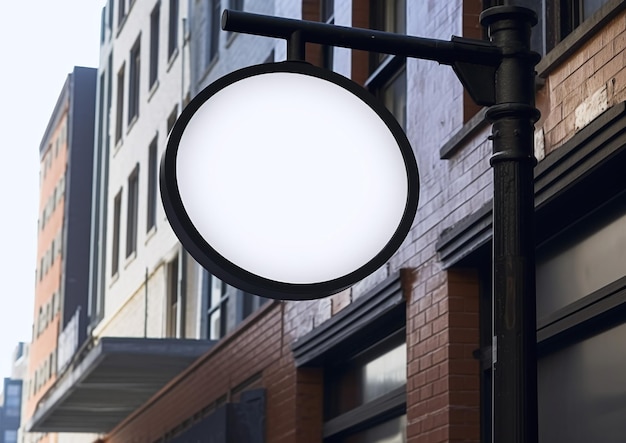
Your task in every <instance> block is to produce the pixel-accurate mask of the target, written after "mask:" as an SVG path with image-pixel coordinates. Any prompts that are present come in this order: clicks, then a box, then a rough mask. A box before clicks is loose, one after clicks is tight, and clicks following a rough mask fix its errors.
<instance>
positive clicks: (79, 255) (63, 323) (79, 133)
mask: <svg viewBox="0 0 626 443" xmlns="http://www.w3.org/2000/svg"><path fill="white" fill-rule="evenodd" d="M95 79H96V70H95V69H93V68H82V67H75V68H74V70H73V71H72V72H71V73H70V74H69V75H68V77H67V80H66V82H65V84H64V85H63V89H62V90H61V94H60V95H59V99H58V100H57V103H56V106H55V109H54V112H53V113H52V115H51V117H50V122H49V124H48V127H47V129H46V132H45V134H44V136H43V139H42V141H41V145H40V148H39V154H40V160H41V169H40V192H39V195H40V200H39V210H40V217H39V225H38V227H39V230H38V232H37V257H38V263H37V274H36V281H35V303H34V305H35V312H34V320H33V339H32V344H31V346H30V354H29V365H28V372H27V378H26V382H25V389H24V390H25V398H26V401H25V410H24V416H23V420H22V422H23V423H27V422H28V421H29V420H30V419H31V418H32V416H33V414H34V413H35V411H36V408H37V404H38V402H39V401H40V400H41V399H42V398H43V397H44V396H45V395H46V393H47V391H48V390H49V389H50V387H51V386H53V384H54V382H55V380H56V375H57V370H58V366H59V365H65V364H66V363H67V362H66V361H63V359H64V356H63V352H64V350H63V347H64V346H65V347H66V348H67V346H74V347H78V346H79V345H80V344H81V343H82V342H84V340H85V338H86V322H85V318H86V317H85V313H86V301H87V298H86V292H85V291H86V281H87V280H86V278H87V275H88V267H87V266H86V261H85V260H84V254H86V253H87V252H88V250H89V229H90V222H89V220H90V212H91V209H90V207H91V191H90V189H91V170H92V153H93V135H94V134H93V126H94V111H95V108H94V105H95ZM68 325H70V326H69V327H68ZM81 326H82V330H81V329H80V327H81ZM65 328H67V329H68V331H69V330H70V329H71V331H69V332H67V333H66V334H65V335H64V334H63V333H62V332H63V331H64V329H65ZM63 337H67V338H65V339H64V338H63ZM62 341H64V343H60V342H62ZM65 352H67V351H65ZM28 438H30V439H33V438H34V439H37V440H41V441H55V439H54V438H53V437H49V436H44V435H36V436H35V435H34V434H31V435H29V436H28ZM50 438H51V439H50Z"/></svg>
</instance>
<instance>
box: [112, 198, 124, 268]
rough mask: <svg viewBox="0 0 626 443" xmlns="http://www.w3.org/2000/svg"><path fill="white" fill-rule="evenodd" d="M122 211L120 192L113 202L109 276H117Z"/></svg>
mask: <svg viewBox="0 0 626 443" xmlns="http://www.w3.org/2000/svg"><path fill="white" fill-rule="evenodd" d="M121 210H122V190H121V189H120V191H119V192H118V193H117V195H116V196H115V200H114V201H113V247H112V248H111V275H115V274H117V272H118V270H119V260H120V217H121Z"/></svg>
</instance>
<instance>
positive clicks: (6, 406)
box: [0, 342, 28, 443]
mask: <svg viewBox="0 0 626 443" xmlns="http://www.w3.org/2000/svg"><path fill="white" fill-rule="evenodd" d="M27 370H28V344H27V343H24V342H19V343H18V344H17V346H16V347H15V350H14V351H13V354H12V358H11V377H7V378H5V379H4V382H3V386H2V388H3V389H2V392H1V393H0V442H2V443H17V442H18V441H19V428H20V424H21V418H22V398H23V389H22V387H23V378H24V376H25V375H26V371H27Z"/></svg>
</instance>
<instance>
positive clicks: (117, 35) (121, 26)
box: [115, 12, 128, 38]
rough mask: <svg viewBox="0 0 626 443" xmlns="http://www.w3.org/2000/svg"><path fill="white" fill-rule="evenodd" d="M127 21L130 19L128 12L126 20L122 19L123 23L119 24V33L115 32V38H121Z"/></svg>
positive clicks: (125, 16)
mask: <svg viewBox="0 0 626 443" xmlns="http://www.w3.org/2000/svg"><path fill="white" fill-rule="evenodd" d="M126 19H128V12H126V15H124V18H122V21H121V22H119V23H118V24H117V31H116V32H115V38H118V37H119V36H120V34H121V32H122V29H124V25H125V24H126V21H127V20H126ZM118 20H119V19H118Z"/></svg>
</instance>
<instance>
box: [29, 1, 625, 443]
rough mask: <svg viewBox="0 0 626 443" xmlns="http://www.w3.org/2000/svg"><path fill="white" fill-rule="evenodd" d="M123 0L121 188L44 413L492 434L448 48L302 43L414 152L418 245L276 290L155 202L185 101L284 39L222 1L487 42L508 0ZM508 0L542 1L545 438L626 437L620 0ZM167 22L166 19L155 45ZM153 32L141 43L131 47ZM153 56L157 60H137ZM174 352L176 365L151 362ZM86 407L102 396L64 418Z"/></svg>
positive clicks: (176, 427)
mask: <svg viewBox="0 0 626 443" xmlns="http://www.w3.org/2000/svg"><path fill="white" fill-rule="evenodd" d="M114 3H115V4H113V2H109V4H108V6H107V9H105V12H104V14H103V17H104V19H103V44H102V51H103V54H104V55H103V57H102V58H101V60H102V64H101V69H100V83H99V84H100V93H99V97H100V102H99V108H98V109H99V112H100V117H99V118H97V122H98V123H97V124H99V125H101V126H100V127H101V128H103V129H102V131H97V132H98V134H99V135H97V137H98V138H97V140H100V142H101V145H100V146H101V148H100V149H101V151H100V153H101V154H100V155H99V158H100V159H101V160H100V166H99V167H98V168H97V169H98V170H99V171H100V172H99V173H97V174H98V175H99V176H100V179H99V180H100V182H99V183H101V188H100V189H101V191H98V192H100V194H99V195H103V194H102V193H104V194H106V197H105V198H101V199H100V200H98V201H99V202H100V203H96V204H95V205H94V208H96V209H95V211H96V212H98V211H99V212H98V213H99V214H100V216H99V218H98V219H99V220H101V222H102V224H101V225H100V227H99V228H97V229H95V230H93V231H92V232H93V233H94V234H93V235H92V239H97V242H96V243H95V244H97V245H98V246H97V247H96V248H95V249H94V248H92V259H91V262H92V272H91V277H92V280H91V292H90V294H91V305H90V306H91V308H90V312H91V313H92V315H91V318H92V319H94V321H93V322H92V330H91V331H92V337H95V338H96V339H95V340H94V342H93V343H94V347H93V348H92V350H91V351H90V352H91V353H87V354H86V355H85V357H84V359H83V360H82V362H79V361H78V360H77V361H76V363H77V364H76V366H75V369H74V370H75V371H76V372H74V374H76V375H81V376H84V380H85V383H83V384H81V383H75V384H74V385H67V387H65V388H63V389H65V390H61V391H59V392H60V393H62V394H63V395H65V399H64V400H63V399H61V397H62V395H61V394H59V399H58V400H57V401H56V403H55V402H50V403H48V404H44V405H43V406H40V407H41V408H43V409H46V408H47V411H48V415H47V418H45V419H42V420H41V422H40V425H41V426H44V427H48V428H58V429H65V430H74V431H77V430H79V426H77V424H76V422H77V419H76V417H79V418H80V423H81V424H84V425H85V429H82V430H87V429H86V428H89V430H91V431H92V432H98V433H100V434H101V441H106V442H112V443H117V442H132V441H146V442H154V441H168V442H187V441H206V442H213V441H220V442H221V441H223V442H231V441H232V442H238V443H240V442H271V443H281V442H285V443H286V442H294V443H295V442H298V443H301V442H322V441H324V442H328V443H332V442H385V443H391V442H393V443H396V442H433V443H434V442H460V441H474V442H479V441H480V442H488V441H491V437H492V431H491V425H490V421H491V415H492V410H491V398H492V390H491V368H492V364H493V362H492V355H493V352H492V351H493V350H492V349H491V347H490V346H491V343H492V335H493V333H492V330H491V315H492V304H493V303H492V289H491V285H492V283H491V281H492V275H491V274H492V271H491V269H492V263H491V236H492V230H491V225H492V198H493V184H492V181H493V179H492V172H491V169H490V165H489V157H490V156H491V153H492V146H491V141H490V139H489V135H490V127H489V124H488V122H487V121H486V120H485V109H483V108H481V107H479V106H476V105H475V104H474V103H472V102H471V100H470V99H469V97H468V95H467V94H466V93H465V92H464V90H463V87H462V85H461V83H460V82H459V81H458V79H457V78H456V76H455V74H454V72H453V71H452V70H451V69H450V68H449V67H446V66H440V65H437V64H435V63H432V62H429V61H423V60H416V59H403V58H400V57H394V56H385V55H379V54H367V53H365V52H362V51H351V50H347V49H339V48H328V47H320V46H315V45H307V60H308V61H309V62H311V63H314V64H317V65H320V66H324V67H326V68H331V69H334V70H336V71H337V72H339V73H341V74H343V75H345V76H348V77H350V78H352V79H353V80H354V81H356V82H358V83H360V84H362V85H363V86H364V87H365V88H367V89H368V90H370V91H371V92H372V93H373V94H374V95H376V96H378V97H379V98H380V99H381V100H382V101H383V102H384V103H385V104H386V105H387V106H388V107H389V109H390V110H391V111H392V112H393V113H394V115H395V116H396V118H397V119H398V121H399V122H400V123H401V124H402V126H403V127H404V129H405V131H406V133H407V136H408V138H409V140H410V142H411V144H412V146H413V150H414V153H415V155H416V158H417V162H418V166H419V169H420V204H419V208H418V213H417V217H416V219H415V222H414V224H413V227H412V229H411V232H410V234H409V236H408V237H407V239H406V241H405V242H404V243H403V245H402V246H401V247H400V249H399V250H398V252H397V253H396V254H395V255H394V256H393V257H392V258H391V259H390V261H389V262H388V263H387V264H386V265H385V266H383V267H381V268H380V269H379V270H377V271H376V272H374V273H373V274H371V275H370V276H369V277H367V278H366V279H365V280H363V281H361V282H359V283H358V284H356V285H354V286H353V287H352V288H350V289H347V290H345V291H343V292H341V293H339V294H336V295H333V296H331V297H326V298H323V299H319V300H314V301H299V302H292V301H273V300H271V301H264V300H262V299H259V298H257V297H255V296H252V295H250V294H245V293H242V292H241V291H238V290H236V289H234V288H231V287H229V286H228V285H225V284H223V283H222V282H220V281H219V280H217V279H215V278H213V277H212V276H210V275H208V274H207V273H206V272H204V271H202V270H201V269H200V268H199V267H198V266H197V265H196V264H195V263H194V262H193V259H191V257H189V256H188V255H187V254H186V253H184V252H183V251H182V250H181V249H180V246H179V245H178V243H177V241H176V239H175V238H174V237H173V234H172V233H171V231H169V229H168V227H167V221H166V220H165V218H164V215H163V210H162V208H161V207H160V205H159V204H157V205H156V206H157V209H156V210H154V208H153V206H152V205H153V204H155V203H154V200H152V197H153V196H154V195H155V194H154V192H152V191H150V189H152V188H151V186H150V184H151V183H153V180H156V179H155V178H154V177H155V174H156V172H150V171H155V169H156V166H155V165H154V163H153V162H154V161H155V160H154V159H155V156H154V155H153V154H152V153H153V152H154V150H156V154H155V155H157V156H159V155H160V154H161V153H162V151H163V149H164V147H165V136H166V133H167V132H168V131H169V128H171V124H173V122H174V120H175V115H177V114H178V112H180V108H181V107H182V106H183V105H184V104H185V102H186V100H187V97H193V96H194V95H195V94H197V93H198V92H199V91H200V90H201V89H202V88H203V87H205V86H206V85H208V84H209V83H210V82H212V81H213V80H215V79H217V78H219V77H220V76H222V75H224V74H226V73H228V72H231V71H232V70H234V69H237V68H239V67H244V66H248V65H252V64H256V63H262V62H266V61H269V62H271V61H281V60H284V59H285V56H286V50H285V44H284V42H282V41H274V40H271V39H264V38H260V37H253V36H248V35H236V34H229V33H226V32H221V31H218V28H219V20H218V19H217V18H218V17H219V13H220V12H221V10H222V9H224V8H232V9H243V10H244V11H249V12H258V13H263V14H270V15H275V16H282V17H291V18H303V19H308V20H317V21H324V22H327V23H334V24H338V25H346V26H357V27H365V28H369V27H373V28H376V29H381V30H386V31H391V32H399V33H406V34H409V35H419V36H423V37H429V38H437V39H442V40H449V39H450V36H451V35H460V36H464V37H468V38H477V39H480V38H487V36H485V33H484V31H483V29H482V27H481V26H480V24H479V19H478V17H479V14H480V12H481V11H482V10H484V9H486V8H488V7H490V6H494V5H496V4H497V3H498V2H496V1H469V0H453V1H449V2H410V1H403V0H371V1H370V0H334V1H330V0H276V1H275V2H260V1H254V0H247V1H226V0H190V1H189V2H188V3H187V4H185V5H183V4H182V3H181V4H180V5H178V2H176V1H174V0H170V1H168V2H150V1H142V0H135V1H134V2H133V1H131V2H130V4H126V3H125V2H124V1H120V2H114ZM514 3H518V4H524V5H526V6H528V7H531V8H532V9H534V10H535V11H536V12H537V14H538V19H539V24H538V25H537V26H536V27H535V28H534V31H533V32H534V33H533V39H532V45H533V48H534V49H535V50H536V51H537V52H539V53H540V54H541V55H542V60H541V62H540V63H539V64H538V65H537V67H536V70H537V73H538V75H537V84H536V105H537V107H538V108H539V110H540V111H541V114H542V116H541V119H540V120H539V121H538V122H537V123H536V125H535V129H536V131H535V156H536V157H537V159H538V164H537V166H536V168H535V205H536V229H535V231H536V235H535V237H536V256H537V341H538V388H539V389H538V411H539V441H541V442H554V441H558V442H560V441H563V442H588V441H607V442H618V441H621V439H622V435H623V432H622V430H623V426H622V425H621V423H622V417H623V413H624V410H626V402H624V400H623V395H622V394H623V392H624V391H626V382H625V379H624V377H623V376H622V374H623V373H624V370H625V369H626V360H625V359H624V357H623V353H621V352H619V349H620V344H621V343H622V342H623V338H624V330H625V327H626V326H625V325H626V315H625V313H626V311H625V306H626V304H625V303H624V300H625V298H624V295H625V294H626V268H625V266H626V265H625V263H626V255H625V254H626V185H625V184H624V180H623V178H622V175H623V174H622V171H623V170H624V167H625V166H626V131H625V129H624V128H625V124H626V105H625V102H624V99H625V97H626V68H625V66H626V64H625V63H624V60H625V57H626V4H624V3H623V2H622V1H618V0H601V1H582V2H579V1H576V2H563V1H555V0H524V1H520V2H514ZM109 7H111V9H108V8H109ZM107 17H109V18H107ZM172 17H175V19H176V23H177V24H176V25H174V24H172V23H174V22H173V18H172ZM183 19H184V20H183ZM107 20H108V21H107ZM164 23H167V31H165V30H163V26H164ZM183 23H184V24H183ZM179 25H180V27H178V26H179ZM154 29H161V31H159V33H158V35H159V38H158V39H157V40H156V42H155V39H154V38H153V37H151V36H153V35H156V34H154V33H153V32H152V30H154ZM173 30H176V31H177V32H179V34H177V35H178V37H177V39H174V38H173V37H171V36H172V35H173V34H172V32H173ZM166 36H167V37H166ZM166 41H167V42H168V43H167V44H166V43H164V42H166ZM173 41H176V44H174V43H171V42H173ZM170 43H171V44H170ZM148 47H149V48H151V51H150V56H149V57H146V56H145V55H144V57H143V58H144V59H147V60H149V62H146V63H140V62H139V61H140V60H141V58H142V57H141V54H146V53H147V52H146V51H147V49H146V48H148ZM152 49H154V52H152ZM153 54H158V55H157V56H153ZM163 54H166V55H163ZM155 57H156V58H155ZM183 59H184V60H183ZM153 60H156V62H155V64H154V65H153V64H152V62H153ZM145 65H149V66H151V68H150V69H148V68H145V69H144V68H141V69H140V68H139V66H142V67H145ZM152 66H156V67H152ZM163 66H165V67H164V68H163ZM164 70H165V71H164ZM169 74H171V75H172V76H173V78H172V80H171V83H170V81H169V80H166V79H167V78H169V77H167V75H169ZM179 78H180V79H181V80H180V81H178V79H179ZM137 79H138V80H137ZM175 79H176V80H175ZM166 84H168V85H169V84H171V85H174V86H172V89H171V90H170V89H168V87H164V85H166ZM102 85H104V86H102ZM137 85H138V88H137ZM133 88H135V89H133ZM131 90H134V91H138V92H135V93H131V92H130V91H131ZM166 91H169V92H166ZM159 94H163V95H167V97H169V99H167V100H166V99H165V98H161V95H159ZM160 100H163V101H160ZM109 115H110V121H109V120H108V118H109V117H107V116H109ZM170 116H171V117H172V118H170V119H168V117H170ZM164 125H165V126H164ZM163 127H165V130H164V129H163ZM312 129H313V130H323V128H312ZM153 141H154V143H153ZM151 146H156V147H151ZM151 159H152V160H151ZM105 165H108V166H105ZM151 165H152V166H151ZM107 168H108V169H107ZM150 177H153V178H152V179H151V178H150ZM236 179H237V178H236V177H233V180H236ZM155 198H156V197H155ZM135 208H137V209H135ZM154 211H156V212H154ZM151 214H156V215H155V217H152V215H151ZM336 216H340V215H336ZM137 220H139V221H141V223H143V222H144V221H145V232H143V231H144V229H143V228H142V229H139V227H141V224H136V223H135V222H137ZM153 220H154V221H155V222H154V223H156V225H154V226H153V225H151V223H152V221H153ZM137 226H139V227H137ZM94 253H95V255H94ZM95 256H97V257H99V258H98V260H99V261H98V260H95V259H94V257H95ZM94 263H97V266H96V268H97V272H96V271H94V269H96V268H94ZM98 266H99V268H98ZM94 276H95V277H94ZM94 287H97V288H99V290H100V292H98V291H96V290H94V289H93V288H94ZM98 294H99V295H98ZM129 337H134V338H135V341H132V342H130V341H129V340H128V338H129ZM167 337H171V338H172V339H171V340H169V339H167ZM190 339H192V340H190ZM131 345H132V346H131ZM149 345H150V346H149ZM174 350H176V351H174ZM90 359H91V360H93V361H96V360H98V359H99V361H103V362H104V363H102V364H100V365H95V364H91V363H89V362H90ZM120 361H125V362H126V364H124V365H121V364H120ZM88 363H89V364H91V366H89V364H88ZM165 366H168V367H172V368H173V370H172V371H170V372H168V373H165V372H164V371H160V370H157V369H156V368H161V367H165ZM81 368H82V369H81ZM81 371H82V372H81ZM148 374H151V375H154V376H155V377H156V376H159V377H160V379H159V380H158V381H157V380H155V383H153V384H152V385H150V386H149V387H147V386H145V385H142V387H143V388H145V389H146V392H148V395H145V396H143V397H139V396H136V395H131V394H130V389H129V388H137V387H139V385H138V384H137V383H138V381H137V378H141V377H144V378H145V377H146V376H147V375H148ZM98 383H102V385H100V386H101V387H102V386H106V387H107V388H108V389H111V390H113V389H115V388H120V387H121V386H125V387H126V390H127V391H128V392H127V393H126V394H127V395H122V393H119V391H114V394H115V395H116V398H118V400H117V402H115V401H113V400H112V399H111V398H109V397H107V396H103V395H102V394H100V393H98V392H95V389H93V388H94V387H95V385H97V384H98ZM89 385H91V390H90V386H89ZM120 389H121V388H120ZM66 394H67V395H66ZM74 394H75V397H72V395H74ZM81 395H83V396H84V397H86V398H88V400H82V402H81V399H80V398H79V397H80V396H81ZM90 402H91V403H90ZM93 402H98V404H101V405H104V406H106V407H108V408H110V409H111V410H113V409H115V410H116V414H112V413H111V414H106V413H104V411H103V410H98V409H97V408H96V407H95V406H93V404H94V403H93ZM81 406H82V407H83V408H85V406H91V407H92V409H91V410H87V411H84V412H85V413H82V412H81V413H80V414H78V413H77V412H74V422H70V421H65V422H64V421H63V420H62V418H63V414H70V413H71V412H72V411H76V410H78V409H79V408H80V407H81ZM105 419H106V420H105Z"/></svg>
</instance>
